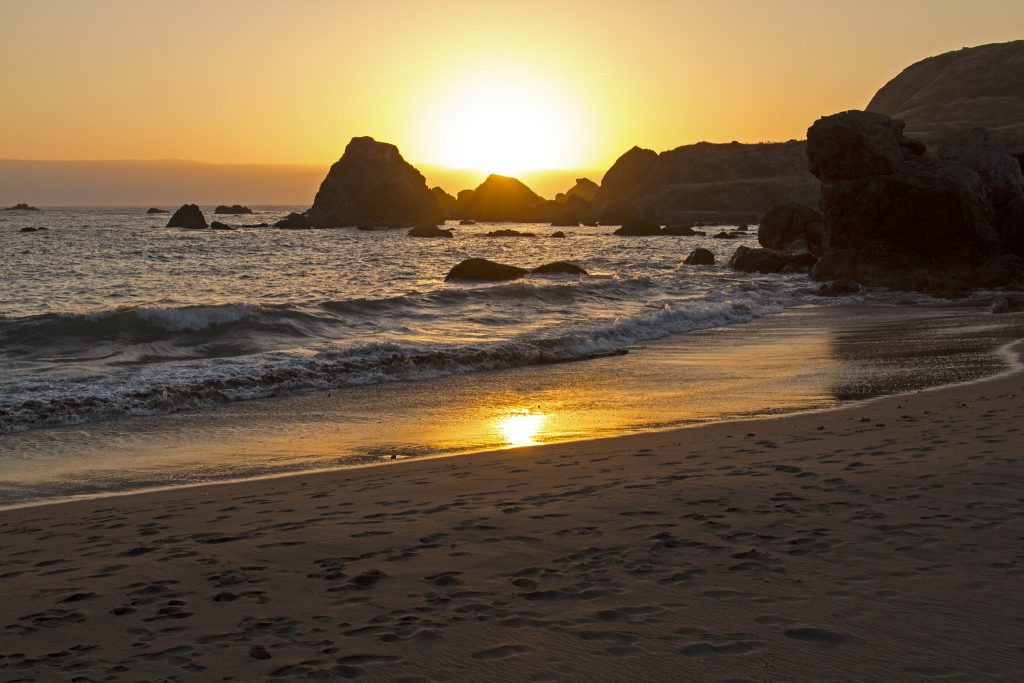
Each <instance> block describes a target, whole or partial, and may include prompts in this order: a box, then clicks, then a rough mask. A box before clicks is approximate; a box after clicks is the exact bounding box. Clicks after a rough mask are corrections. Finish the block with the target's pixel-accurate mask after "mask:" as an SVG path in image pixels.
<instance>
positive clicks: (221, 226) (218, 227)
mask: <svg viewBox="0 0 1024 683" xmlns="http://www.w3.org/2000/svg"><path fill="white" fill-rule="evenodd" d="M210 229H212V230H238V226H237V225H228V224H227V223H221V222H220V221H212V222H211V223H210Z"/></svg>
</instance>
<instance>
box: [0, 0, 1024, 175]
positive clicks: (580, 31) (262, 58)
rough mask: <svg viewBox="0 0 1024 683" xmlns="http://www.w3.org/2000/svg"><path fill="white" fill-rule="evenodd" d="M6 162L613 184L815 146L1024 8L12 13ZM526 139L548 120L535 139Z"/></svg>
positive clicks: (68, 5)
mask: <svg viewBox="0 0 1024 683" xmlns="http://www.w3.org/2000/svg"><path fill="white" fill-rule="evenodd" d="M0 25H2V26H4V27H5V31H4V32H3V33H4V37H3V40H0V64H2V65H3V68H2V69H0V93H3V106H2V107H0V131H2V133H0V158H8V159H10V158H22V159H161V158H176V159H195V160H201V161H209V162H227V163H316V164H321V163H323V164H326V163H330V162H331V161H334V160H335V159H337V157H338V156H339V154H340V153H341V151H342V149H343V148H344V145H345V143H346V142H347V141H348V139H349V138H351V137H352V136H354V135H371V136H373V137H375V138H377V139H379V140H386V141H389V142H393V143H395V144H397V145H398V146H399V148H400V149H401V150H402V152H403V154H404V155H405V156H406V158H407V159H408V160H410V161H411V162H413V163H420V164H437V165H449V166H450V165H455V166H469V167H474V168H479V170H481V171H482V170H485V169H483V168H482V166H491V167H492V168H489V169H487V170H495V171H501V170H512V171H516V170H526V169H527V168H528V167H533V168H591V169H593V168H607V167H608V166H609V165H610V164H611V162H613V161H614V160H615V158H616V157H618V155H620V154H621V153H622V152H623V151H625V150H626V149H628V148H629V147H631V146H632V145H634V144H638V145H641V146H645V147H651V148H654V149H657V150H663V149H669V148H672V147H676V146H678V145H681V144H686V143H691V142H696V141H699V140H710V141H730V140H733V139H736V140H740V141H744V142H756V141H762V140H785V139H790V138H799V137H803V135H804V132H805V130H806V128H807V126H808V125H809V123H810V122H812V121H813V120H814V119H815V118H817V117H818V116H820V115H822V114H825V113H831V112H835V111H838V110H842V109H848V108H855V107H863V106H864V105H865V104H866V103H867V101H868V99H869V98H870V97H871V95H872V94H873V93H874V92H875V90H877V89H878V88H879V87H880V86H881V85H883V84H884V83H885V82H886V81H887V80H888V79H890V78H891V77H893V76H895V75H896V73H898V72H899V71H900V69H902V68H903V67H905V66H907V65H909V64H910V63H912V62H914V61H916V60H918V59H920V58H922V57H926V56H929V55H932V54H937V53H940V52H945V51H948V50H951V49H956V48H959V47H963V46H969V45H978V44H983V43H988V42H1001V41H1006V40H1012V39H1016V38H1020V37H1022V36H1024V2H1021V1H1020V0H1006V1H995V0H992V1H986V0H976V1H974V2H960V1H956V2H953V1H941V0H928V1H906V2H899V1H898V0H886V1H884V2H883V1H878V0H861V1H859V2H842V3H840V2H832V1H831V0H815V1H810V0H790V1H784V0H782V1H778V2H764V1H756V2H755V1H747V0H718V1H716V2H714V3H709V2H706V1H703V0H702V1H696V0H695V1H693V2H687V1H684V0H677V1H675V2H671V1H664V2H658V1H653V0H651V1H646V2H645V1H644V0H633V1H610V0H590V1H589V2H558V3H552V2H530V1H521V2H515V3H489V2H486V1H482V0H473V1H472V2H470V1H468V0H467V1H462V0H457V1H449V2H444V1H442V0H438V1H437V2H433V3H427V2H421V1H418V0H416V1H413V0H410V1H405V2H399V1H394V0H374V1H373V2H358V1H355V0H351V1H348V2H340V1H323V2H318V1H314V0H291V1H289V2H277V1H261V0H245V1H242V0H223V1H217V0H204V1H197V0H175V1H174V2H170V1H167V2H157V1H155V0H153V1H137V0H93V1H91V2H81V1H77V0H31V1H29V0H5V1H4V2H2V3H0ZM519 122H526V123H523V124H522V125H520V123H519Z"/></svg>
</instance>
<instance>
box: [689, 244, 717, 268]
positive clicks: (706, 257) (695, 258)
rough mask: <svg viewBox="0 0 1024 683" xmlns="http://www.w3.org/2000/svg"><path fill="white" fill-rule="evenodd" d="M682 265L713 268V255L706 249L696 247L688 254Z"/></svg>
mask: <svg viewBox="0 0 1024 683" xmlns="http://www.w3.org/2000/svg"><path fill="white" fill-rule="evenodd" d="M683 263H684V264H686V265H688V266H713V265H715V255H714V254H713V253H711V251H710V250H708V249H704V248H703V247H697V248H696V249H694V250H693V251H691V252H690V255H689V256H687V257H686V260H685V261H683Z"/></svg>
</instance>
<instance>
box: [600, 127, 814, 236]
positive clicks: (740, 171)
mask: <svg viewBox="0 0 1024 683" xmlns="http://www.w3.org/2000/svg"><path fill="white" fill-rule="evenodd" d="M818 194H819V183H818V181H817V180H816V179H815V178H814V176H812V175H811V174H810V173H808V171H807V152H806V146H805V143H804V142H803V141H790V142H783V143H769V144H757V145H744V144H740V143H738V142H734V143H728V144H711V143H707V142H701V143H697V144H695V145H685V146H683V147H678V148H676V149H673V150H670V151H667V152H662V153H661V154H655V153H654V152H653V151H651V150H644V149H640V148H633V149H631V150H630V151H628V152H626V154H624V155H623V156H622V157H620V158H619V160H618V161H616V162H615V164H614V165H613V166H612V167H611V168H610V169H609V170H608V172H607V173H606V174H605V177H604V178H603V179H602V181H601V186H600V188H599V190H598V192H597V193H596V195H595V196H594V205H595V207H596V208H597V210H598V212H599V213H598V216H599V217H600V219H601V222H602V223H604V224H607V225H616V224H620V223H621V222H622V220H623V219H624V218H625V217H626V216H635V215H641V214H642V213H643V212H645V211H646V212H647V215H649V216H650V217H651V218H652V219H655V220H658V221H659V222H662V223H668V224H682V223H688V224H691V225H692V224H693V223H694V222H696V221H698V220H701V219H700V218H698V217H697V216H700V215H703V216H715V215H720V216H722V218H718V219H715V220H720V221H721V222H722V223H730V224H736V223H737V222H751V221H754V220H757V217H758V216H760V215H761V214H763V213H764V212H765V211H766V210H767V209H769V208H771V207H772V206H775V205H777V204H782V203H784V202H790V201H792V202H799V203H802V204H813V203H814V202H815V201H816V200H817V197H818ZM739 212H742V213H743V214H744V216H745V217H743V218H736V217H735V215H736V214H737V213H739ZM746 216H749V218H748V217H746Z"/></svg>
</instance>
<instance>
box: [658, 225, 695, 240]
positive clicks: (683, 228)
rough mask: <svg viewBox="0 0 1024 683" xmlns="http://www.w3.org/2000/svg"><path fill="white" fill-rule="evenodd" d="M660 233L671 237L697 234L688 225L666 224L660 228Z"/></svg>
mask: <svg viewBox="0 0 1024 683" xmlns="http://www.w3.org/2000/svg"><path fill="white" fill-rule="evenodd" d="M661 234H662V235H671V236H673V237H694V236H696V235H697V231H696V230H694V229H693V228H691V227H690V226H689V225H666V226H665V227H664V228H662V229H661Z"/></svg>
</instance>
